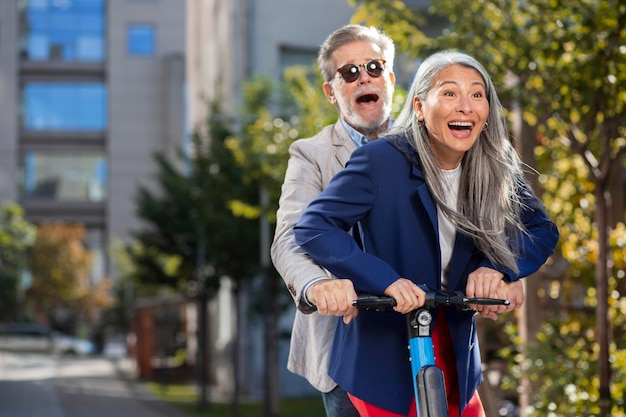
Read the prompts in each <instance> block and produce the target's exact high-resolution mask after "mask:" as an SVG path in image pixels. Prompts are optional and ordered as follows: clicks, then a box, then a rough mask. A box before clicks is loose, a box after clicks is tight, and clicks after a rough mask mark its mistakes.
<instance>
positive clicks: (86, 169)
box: [20, 151, 107, 202]
mask: <svg viewBox="0 0 626 417" xmlns="http://www.w3.org/2000/svg"><path fill="white" fill-rule="evenodd" d="M106 185H107V162H106V159H105V157H104V155H103V154H102V153H101V152H79V151H77V152H71V153H68V152H51V151H45V152H44V151H35V152H26V154H25V155H24V157H23V160H22V182H21V184H20V189H21V194H22V197H23V198H26V199H29V198H31V199H44V200H53V201H89V202H100V201H104V200H105V199H106V190H107V187H106Z"/></svg>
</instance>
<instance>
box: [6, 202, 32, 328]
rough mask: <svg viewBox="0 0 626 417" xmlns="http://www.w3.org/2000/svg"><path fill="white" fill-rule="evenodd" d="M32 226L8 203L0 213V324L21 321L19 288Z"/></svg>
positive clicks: (22, 211)
mask: <svg viewBox="0 0 626 417" xmlns="http://www.w3.org/2000/svg"><path fill="white" fill-rule="evenodd" d="M36 231H37V229H36V227H35V226H34V225H33V224H31V223H29V222H28V221H27V220H26V219H25V218H24V209H22V207H21V206H20V205H18V204H17V203H13V202H9V203H6V204H4V205H3V206H2V208H1V211H0V321H13V320H16V321H17V320H22V319H24V318H25V317H24V311H23V309H24V306H23V305H20V303H21V301H22V298H23V294H22V291H23V287H24V286H26V285H28V283H27V282H20V281H21V280H22V279H23V277H24V274H25V273H26V254H27V251H28V250H29V249H30V248H31V247H32V245H33V242H34V241H35V236H36Z"/></svg>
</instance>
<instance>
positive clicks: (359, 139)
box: [340, 118, 392, 148]
mask: <svg viewBox="0 0 626 417" xmlns="http://www.w3.org/2000/svg"><path fill="white" fill-rule="evenodd" d="M340 120H341V124H342V125H343V127H345V128H346V131H347V132H348V135H349V136H350V139H352V142H354V145H355V146H356V147H357V148H360V147H361V146H362V145H365V144H366V143H368V142H370V141H371V139H370V138H368V137H367V136H365V135H364V134H363V133H361V132H359V131H357V130H356V129H355V128H353V127H352V126H350V125H349V124H348V123H347V122H346V121H345V120H344V119H343V118H341V119H340ZM391 124H392V121H391V119H389V120H388V121H387V129H389V128H390V127H391Z"/></svg>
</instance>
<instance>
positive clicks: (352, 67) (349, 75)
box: [337, 59, 385, 83]
mask: <svg viewBox="0 0 626 417" xmlns="http://www.w3.org/2000/svg"><path fill="white" fill-rule="evenodd" d="M360 67H363V69H364V70H365V71H367V73H368V74H369V75H370V77H374V78H378V77H380V76H381V75H382V73H383V71H384V70H385V60H384V59H372V60H371V61H367V62H366V63H365V64H359V65H356V64H346V65H344V66H343V67H340V68H338V69H337V72H338V73H339V74H340V75H341V78H343V80H344V81H345V82H347V83H353V82H355V81H356V80H358V79H359V76H360V75H361V68H360Z"/></svg>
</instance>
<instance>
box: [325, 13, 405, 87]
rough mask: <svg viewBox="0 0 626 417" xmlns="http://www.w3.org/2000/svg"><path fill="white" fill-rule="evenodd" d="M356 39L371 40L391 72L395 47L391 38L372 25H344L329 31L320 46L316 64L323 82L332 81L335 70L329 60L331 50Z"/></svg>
mask: <svg viewBox="0 0 626 417" xmlns="http://www.w3.org/2000/svg"><path fill="white" fill-rule="evenodd" d="M356 41H366V42H372V43H374V44H375V45H377V46H378V47H379V48H380V50H381V52H382V58H383V59H384V60H385V67H386V68H387V69H388V70H389V71H390V72H393V60H394V57H395V53H396V48H395V46H394V44H393V41H392V40H391V38H390V37H389V36H387V35H386V34H385V33H384V32H383V31H382V30H380V29H377V28H375V27H373V26H369V27H367V26H362V25H346V26H343V27H341V28H339V29H337V30H336V31H334V32H333V33H331V34H330V35H329V36H328V38H326V40H325V41H324V43H323V44H322V46H321V47H320V51H319V54H318V56H317V64H318V66H319V69H320V72H321V73H322V78H323V79H324V81H325V82H330V81H332V79H333V77H334V76H335V73H336V71H337V68H335V67H334V66H333V62H332V60H331V57H332V54H333V52H335V51H336V50H337V49H338V48H340V47H342V46H343V45H346V44H348V43H352V42H356Z"/></svg>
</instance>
